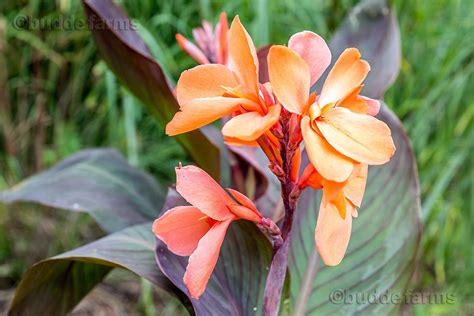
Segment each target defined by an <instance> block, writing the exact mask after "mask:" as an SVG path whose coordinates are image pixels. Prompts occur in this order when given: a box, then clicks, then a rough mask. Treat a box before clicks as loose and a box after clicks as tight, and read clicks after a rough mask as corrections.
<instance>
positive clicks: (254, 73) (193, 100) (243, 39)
mask: <svg viewBox="0 0 474 316" xmlns="http://www.w3.org/2000/svg"><path fill="white" fill-rule="evenodd" d="M176 94H177V99H178V103H179V105H180V111H179V112H177V113H176V114H175V116H174V117H173V119H172V120H171V121H170V122H169V123H168V125H167V126H166V133H167V134H168V135H170V136H173V135H177V134H182V133H186V132H188V131H191V130H194V129H197V128H200V127H202V126H204V125H206V124H209V123H211V122H213V121H215V120H217V119H219V118H222V117H224V116H227V115H230V114H231V115H232V118H231V119H230V120H229V121H228V122H227V123H226V124H225V125H224V127H223V128H222V133H223V135H224V139H225V140H226V142H227V143H231V144H237V145H253V144H255V141H256V140H257V139H258V138H259V137H260V136H262V135H263V134H265V133H266V132H267V131H268V130H269V129H270V128H271V127H272V126H273V125H274V124H275V123H276V122H277V121H278V119H279V116H280V110H281V107H280V105H279V104H275V100H274V98H273V94H272V91H271V88H270V86H269V85H268V84H266V85H262V84H260V83H259V81H258V59H257V54H256V50H255V46H254V44H253V42H252V39H251V38H250V36H249V35H248V33H247V31H246V30H245V28H244V27H243V25H242V24H241V23H240V20H239V17H238V16H236V17H235V19H234V21H233V22H232V25H231V27H230V30H229V43H228V63H227V67H226V66H224V65H217V64H210V65H200V66H197V67H195V68H193V69H190V70H188V71H185V72H183V73H182V74H181V77H180V78H179V80H178V84H177V88H176Z"/></svg>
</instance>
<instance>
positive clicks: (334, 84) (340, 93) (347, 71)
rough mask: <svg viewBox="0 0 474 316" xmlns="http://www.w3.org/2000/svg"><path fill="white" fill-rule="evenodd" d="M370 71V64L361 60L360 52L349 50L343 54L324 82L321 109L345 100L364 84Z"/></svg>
mask: <svg viewBox="0 0 474 316" xmlns="http://www.w3.org/2000/svg"><path fill="white" fill-rule="evenodd" d="M369 70H370V66H369V64H368V63H367V62H366V61H365V60H362V59H360V52H359V50H357V49H356V48H348V49H346V50H345V51H344V52H342V54H341V56H339V59H338V60H337V61H336V63H335V64H334V67H333V68H332V69H331V71H330V72H329V74H328V77H327V78H326V81H325V82H324V85H323V88H322V90H321V95H320V97H319V100H318V102H319V104H320V105H321V107H324V106H325V105H326V104H330V103H336V102H337V101H339V100H341V99H342V98H344V97H345V96H346V95H347V94H349V93H350V92H351V91H352V90H353V89H354V88H356V87H358V86H359V85H360V84H361V83H362V81H363V80H364V79H365V77H366V76H367V73H368V72H369Z"/></svg>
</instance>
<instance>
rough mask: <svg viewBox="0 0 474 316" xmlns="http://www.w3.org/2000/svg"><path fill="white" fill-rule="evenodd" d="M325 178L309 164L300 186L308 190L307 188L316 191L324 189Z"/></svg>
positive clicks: (299, 182)
mask: <svg viewBox="0 0 474 316" xmlns="http://www.w3.org/2000/svg"><path fill="white" fill-rule="evenodd" d="M322 183H323V178H322V177H321V175H320V174H319V173H318V172H317V171H316V169H314V167H313V165H312V164H310V163H309V164H307V165H306V167H305V168H304V170H303V174H302V175H301V177H300V179H299V181H298V186H299V187H300V188H303V189H304V188H306V187H307V186H310V187H312V188H313V189H315V190H319V189H322V188H323V184H322Z"/></svg>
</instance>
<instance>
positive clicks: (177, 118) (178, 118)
mask: <svg viewBox="0 0 474 316" xmlns="http://www.w3.org/2000/svg"><path fill="white" fill-rule="evenodd" d="M247 102H248V100H247V99H240V98H226V97H213V98H199V99H194V100H191V101H188V102H187V103H184V104H182V105H181V108H180V111H178V112H176V114H175V115H174V117H173V119H172V120H171V121H170V122H169V123H168V124H167V125H166V134H167V135H169V136H174V135H178V134H182V133H186V132H189V131H192V130H195V129H198V128H200V127H202V126H204V125H207V124H209V123H211V122H213V121H215V120H217V119H219V118H221V117H224V116H226V115H229V114H231V113H232V112H234V111H236V110H238V109H240V106H241V105H245V104H246V103H247Z"/></svg>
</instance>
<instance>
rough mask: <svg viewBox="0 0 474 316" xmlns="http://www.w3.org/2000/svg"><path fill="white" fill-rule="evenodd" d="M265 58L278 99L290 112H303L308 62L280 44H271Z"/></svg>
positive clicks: (307, 78) (306, 90) (307, 91)
mask: <svg viewBox="0 0 474 316" xmlns="http://www.w3.org/2000/svg"><path fill="white" fill-rule="evenodd" d="M267 59H268V72H269V76H270V83H271V85H272V89H273V93H274V94H275V95H276V96H277V98H278V101H279V102H280V103H281V104H282V105H283V106H284V107H285V109H287V110H288V111H290V112H292V113H297V114H302V113H304V112H305V110H306V106H307V103H308V97H309V89H310V82H311V75H310V71H309V66H308V64H307V63H306V62H305V61H304V59H303V58H301V57H300V56H299V55H298V54H297V53H296V52H295V51H293V50H291V49H290V48H288V47H285V46H281V45H273V46H272V47H271V48H270V52H269V53H268V56H267Z"/></svg>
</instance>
